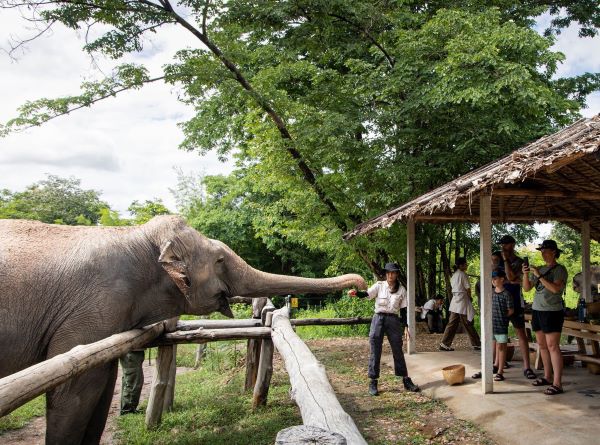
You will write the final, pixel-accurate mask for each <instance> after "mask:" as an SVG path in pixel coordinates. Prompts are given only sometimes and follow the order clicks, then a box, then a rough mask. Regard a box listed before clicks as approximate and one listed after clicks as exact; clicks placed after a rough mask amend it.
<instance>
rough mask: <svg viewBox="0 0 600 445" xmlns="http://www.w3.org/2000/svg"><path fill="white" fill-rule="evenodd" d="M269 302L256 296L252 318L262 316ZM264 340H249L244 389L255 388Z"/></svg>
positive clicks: (253, 302)
mask: <svg viewBox="0 0 600 445" xmlns="http://www.w3.org/2000/svg"><path fill="white" fill-rule="evenodd" d="M266 304H267V298H255V299H254V300H253V301H252V318H260V316H261V313H262V309H263V307H265V305H266ZM261 344H262V340H260V339H256V340H254V339H250V340H248V349H247V351H246V381H245V382H244V391H248V390H249V389H251V388H254V385H255V384H256V376H257V374H258V362H259V360H260V348H261Z"/></svg>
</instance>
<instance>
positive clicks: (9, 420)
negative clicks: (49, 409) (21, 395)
mask: <svg viewBox="0 0 600 445" xmlns="http://www.w3.org/2000/svg"><path fill="white" fill-rule="evenodd" d="M45 414H46V396H45V395H42V396H39V397H37V398H35V399H33V400H32V401H30V402H27V403H26V404H25V405H23V406H20V407H19V408H17V409H16V410H14V411H13V412H12V413H10V414H9V415H7V416H4V417H0V436H1V435H2V434H3V433H5V432H7V431H12V430H18V429H20V428H23V427H24V426H25V425H27V423H29V422H30V421H31V420H32V419H33V418H34V417H41V416H43V415H45Z"/></svg>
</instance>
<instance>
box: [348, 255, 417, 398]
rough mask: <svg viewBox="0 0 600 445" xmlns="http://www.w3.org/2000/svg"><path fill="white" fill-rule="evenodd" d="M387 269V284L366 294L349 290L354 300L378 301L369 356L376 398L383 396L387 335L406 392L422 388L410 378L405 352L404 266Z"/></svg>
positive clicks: (371, 391) (371, 388)
mask: <svg viewBox="0 0 600 445" xmlns="http://www.w3.org/2000/svg"><path fill="white" fill-rule="evenodd" d="M384 269H385V278H386V280H385V281H377V282H376V283H375V284H374V285H373V286H371V287H369V289H367V291H366V292H362V291H358V292H357V291H356V290H355V289H352V290H350V291H348V295H349V296H351V297H355V296H359V297H367V298H369V299H370V300H372V299H375V314H374V315H373V319H372V321H371V329H370V331H369V342H370V345H371V352H370V354H369V379H370V382H369V394H371V395H372V396H376V395H378V394H379V390H378V388H377V383H378V379H379V370H380V362H381V351H382V346H383V336H384V335H387V338H388V341H389V342H390V346H391V348H392V356H393V357H394V372H395V374H396V376H398V377H402V383H403V384H404V388H405V389H407V390H408V391H412V392H419V391H420V390H421V389H420V388H419V387H418V386H417V385H415V384H414V383H413V381H412V380H411V378H410V377H409V376H408V370H407V369H406V361H405V360H404V352H402V335H403V332H404V327H405V326H406V307H407V306H408V301H407V300H408V299H407V295H406V289H405V288H404V286H402V285H401V284H400V281H399V280H398V272H399V271H400V266H398V264H397V263H387V264H386V265H385V268H384ZM402 309H403V311H402V313H403V317H402V320H401V319H400V317H398V313H399V312H400V311H401V310H402Z"/></svg>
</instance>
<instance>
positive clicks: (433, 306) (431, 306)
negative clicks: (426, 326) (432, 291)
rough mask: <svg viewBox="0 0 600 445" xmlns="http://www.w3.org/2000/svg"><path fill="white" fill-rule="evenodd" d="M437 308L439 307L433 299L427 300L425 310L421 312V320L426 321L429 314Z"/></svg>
mask: <svg viewBox="0 0 600 445" xmlns="http://www.w3.org/2000/svg"><path fill="white" fill-rule="evenodd" d="M436 308H437V306H436V304H435V300H434V299H433V298H432V299H431V300H427V303H425V304H424V305H423V309H422V310H421V319H422V320H425V318H426V317H427V312H429V311H433V310H434V309H436Z"/></svg>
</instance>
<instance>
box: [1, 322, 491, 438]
mask: <svg viewBox="0 0 600 445" xmlns="http://www.w3.org/2000/svg"><path fill="white" fill-rule="evenodd" d="M441 337H442V336H441V334H431V335H429V334H424V333H419V334H418V335H417V348H418V350H419V351H435V350H437V348H438V345H439V343H440V340H441ZM307 344H308V345H309V347H310V348H311V350H312V351H313V352H314V353H315V355H316V356H317V358H318V359H319V360H321V361H322V362H323V363H324V365H325V367H326V369H327V372H328V376H329V378H330V380H331V383H332V385H333V387H334V388H335V391H336V393H337V394H338V397H339V400H340V403H341V404H342V405H343V406H344V409H346V410H347V412H348V413H349V414H350V415H351V416H352V417H353V418H354V419H355V421H356V423H357V425H358V426H359V428H360V429H361V430H363V432H364V434H365V437H366V438H367V440H368V441H369V443H378V444H379V443H386V444H387V443H408V442H409V441H410V440H411V437H412V436H411V435H412V434H416V433H418V434H420V435H421V436H424V437H425V440H426V442H425V443H431V444H438V443H439V444H490V443H492V442H491V441H490V440H489V439H487V438H486V437H485V435H484V434H483V433H481V432H478V431H473V430H472V429H471V427H470V426H469V425H466V424H463V423H461V422H462V421H458V420H457V419H456V418H455V417H454V416H453V415H452V413H451V412H450V411H449V410H448V409H447V408H445V407H444V406H443V405H441V404H436V405H435V406H433V407H432V408H431V409H428V410H427V411H426V416H425V417H423V416H420V414H419V411H417V410H415V412H414V413H415V416H412V417H411V416H409V417H403V418H400V419H399V418H398V414H397V413H398V412H405V411H406V410H407V409H410V407H411V406H413V407H414V406H416V405H414V404H415V403H416V404H423V403H427V402H429V401H430V399H428V398H427V397H426V396H424V395H420V394H407V393H406V392H405V391H404V390H403V389H401V386H402V384H401V382H399V381H397V380H395V379H393V377H392V375H393V371H392V370H391V369H389V368H388V369H386V367H385V366H383V365H382V378H381V380H380V392H381V396H380V397H377V398H374V397H370V396H368V394H367V391H366V383H367V378H366V366H367V359H368V354H369V342H368V339H367V338H339V339H326V340H311V341H308V342H307ZM452 346H453V347H454V348H455V349H456V350H470V349H471V347H470V345H469V341H468V338H467V336H466V335H464V334H459V335H457V336H456V338H455V340H454V343H453V345H452ZM383 353H384V354H390V349H389V344H388V343H387V341H386V342H385V343H384V350H383ZM275 360H276V362H277V363H275V368H276V372H277V369H280V370H282V372H285V371H284V370H283V364H282V363H279V362H280V358H279V357H278V355H277V354H276V359H275ZM340 364H341V365H342V368H344V367H345V368H346V370H347V372H346V373H344V372H338V371H337V370H338V369H339V366H338V365H340ZM328 365H329V366H328ZM334 369H335V370H334ZM189 370H190V368H177V373H178V374H179V373H184V372H187V371H189ZM153 372H154V360H153V361H152V366H150V365H148V360H145V361H144V386H143V389H142V395H141V401H144V400H146V399H147V398H148V395H149V392H150V384H151V383H152V375H153ZM363 374H364V375H363ZM415 380H417V381H418V378H415ZM120 397H121V372H120V369H119V376H118V378H117V383H116V385H115V390H114V396H113V400H112V404H111V408H110V411H109V415H108V420H107V424H106V428H105V430H104V434H103V435H102V439H101V442H100V443H101V444H102V445H114V443H115V442H114V440H113V436H114V432H115V429H116V424H117V419H118V416H119V406H120ZM411 404H413V405H411ZM407 421H409V422H411V425H409V427H408V428H407V425H404V426H403V427H402V428H399V423H398V422H407ZM45 430H46V421H45V418H44V417H37V418H35V419H33V420H32V421H31V422H30V423H29V424H27V425H26V426H25V427H23V428H21V429H19V430H15V431H10V432H7V433H5V434H3V435H2V436H0V445H43V443H44V435H45ZM402 434H404V436H402Z"/></svg>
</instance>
